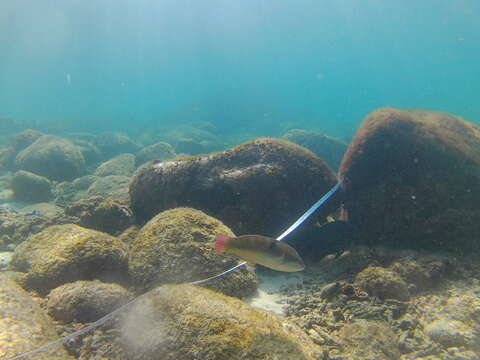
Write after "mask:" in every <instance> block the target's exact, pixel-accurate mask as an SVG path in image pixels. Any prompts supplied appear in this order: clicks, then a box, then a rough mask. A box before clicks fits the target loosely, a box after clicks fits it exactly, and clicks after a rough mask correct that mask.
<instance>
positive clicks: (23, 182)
mask: <svg viewBox="0 0 480 360" xmlns="http://www.w3.org/2000/svg"><path fill="white" fill-rule="evenodd" d="M10 186H11V188H12V190H13V192H14V194H15V198H16V199H17V200H21V201H26V202H30V203H35V202H42V201H48V200H51V199H52V198H53V193H52V183H51V182H50V180H48V179H47V178H46V177H43V176H40V175H36V174H33V173H31V172H29V171H24V170H20V171H17V172H16V173H15V175H14V176H13V179H12V183H11V185H10Z"/></svg>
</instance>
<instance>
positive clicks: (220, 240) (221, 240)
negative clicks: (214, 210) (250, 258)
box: [215, 235, 230, 253]
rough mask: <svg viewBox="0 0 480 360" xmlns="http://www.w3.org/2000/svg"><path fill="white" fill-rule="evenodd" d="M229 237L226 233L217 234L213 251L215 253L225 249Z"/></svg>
mask: <svg viewBox="0 0 480 360" xmlns="http://www.w3.org/2000/svg"><path fill="white" fill-rule="evenodd" d="M228 239H230V237H229V236H227V235H218V236H217V238H216V239H215V251H216V252H217V253H222V252H224V251H225V250H226V246H227V244H226V241H227V240H228Z"/></svg>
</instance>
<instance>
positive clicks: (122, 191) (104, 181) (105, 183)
mask: <svg viewBox="0 0 480 360" xmlns="http://www.w3.org/2000/svg"><path fill="white" fill-rule="evenodd" d="M129 184H130V178H129V177H128V176H121V175H111V176H105V177H100V178H98V177H97V179H96V180H95V181H94V182H93V183H92V184H91V185H90V186H89V187H88V189H87V191H86V195H85V197H90V196H102V197H104V198H107V197H112V198H115V199H118V200H128V198H129V195H128V186H129Z"/></svg>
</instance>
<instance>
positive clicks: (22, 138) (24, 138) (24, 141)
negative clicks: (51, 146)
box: [15, 129, 45, 152]
mask: <svg viewBox="0 0 480 360" xmlns="http://www.w3.org/2000/svg"><path fill="white" fill-rule="evenodd" d="M43 135H45V134H44V133H42V132H41V131H37V130H32V129H27V130H24V131H22V132H19V133H17V134H16V135H15V151H16V152H19V151H22V150H23V149H25V148H26V147H28V146H30V145H31V144H33V143H34V142H35V141H36V140H37V139H38V138H39V137H41V136H43Z"/></svg>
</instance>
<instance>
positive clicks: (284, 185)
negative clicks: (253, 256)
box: [130, 138, 336, 236]
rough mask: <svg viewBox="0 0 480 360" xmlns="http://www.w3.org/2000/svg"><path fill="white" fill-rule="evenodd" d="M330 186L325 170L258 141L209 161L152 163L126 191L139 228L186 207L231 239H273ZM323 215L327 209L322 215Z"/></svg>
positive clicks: (309, 157)
mask: <svg viewBox="0 0 480 360" xmlns="http://www.w3.org/2000/svg"><path fill="white" fill-rule="evenodd" d="M335 182H336V178H335V174H334V173H333V171H332V170H331V169H330V168H329V167H328V165H327V164H326V163H325V162H324V161H323V160H322V159H320V158H318V157H317V156H315V155H314V154H313V153H311V152H310V151H308V150H307V149H304V148H302V147H300V146H298V145H295V144H293V143H290V142H288V141H284V140H278V139H269V138H262V139H256V140H253V141H250V142H247V143H245V144H243V145H239V146H237V147H234V148H232V149H229V150H226V151H222V152H219V153H214V154H210V155H199V156H192V157H188V158H179V159H175V160H170V161H163V162H154V163H152V164H148V165H145V166H143V167H141V168H140V169H139V170H138V171H137V173H136V174H135V175H134V177H133V179H132V182H131V185H130V200H131V204H132V209H133V211H134V213H135V215H136V217H137V220H139V221H140V222H146V221H148V220H149V219H151V218H152V217H153V216H155V215H156V214H157V213H159V212H160V211H163V210H166V209H169V208H173V207H178V206H188V207H193V208H196V209H201V210H203V211H205V212H206V213H208V214H209V215H212V216H214V217H216V218H218V219H220V220H221V221H222V222H224V223H225V224H226V225H228V226H229V227H230V228H232V229H233V230H234V232H235V233H238V234H242V233H247V232H253V233H262V234H266V235H272V236H275V235H278V234H279V233H280V232H281V231H282V230H285V228H286V227H287V226H288V225H290V224H291V223H292V222H293V221H295V220H296V219H297V218H298V216H299V215H301V214H302V213H303V211H305V210H306V209H307V208H308V207H309V206H310V205H312V203H313V202H315V201H316V200H317V199H318V198H319V197H320V196H322V195H323V194H324V193H325V192H327V191H328V190H329V189H330V188H331V187H332V186H333V185H334V184H335ZM322 210H323V211H324V212H322V214H323V215H325V214H328V213H329V212H330V211H331V210H332V209H331V208H329V207H326V208H325V209H322Z"/></svg>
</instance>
